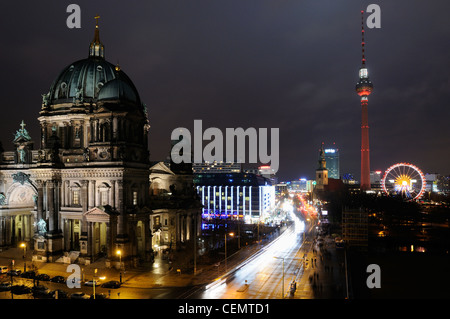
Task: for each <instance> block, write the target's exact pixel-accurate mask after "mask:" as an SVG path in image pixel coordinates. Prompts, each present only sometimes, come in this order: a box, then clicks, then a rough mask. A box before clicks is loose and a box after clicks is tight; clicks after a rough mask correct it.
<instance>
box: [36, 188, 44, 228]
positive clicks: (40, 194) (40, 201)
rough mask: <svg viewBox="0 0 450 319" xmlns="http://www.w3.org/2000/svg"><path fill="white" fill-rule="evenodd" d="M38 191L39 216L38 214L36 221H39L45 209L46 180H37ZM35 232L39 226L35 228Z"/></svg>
mask: <svg viewBox="0 0 450 319" xmlns="http://www.w3.org/2000/svg"><path fill="white" fill-rule="evenodd" d="M36 184H37V192H38V199H37V216H36V219H37V221H36V223H37V222H39V221H40V220H41V219H42V216H43V214H42V212H43V210H44V182H43V181H42V180H37V181H36ZM35 232H37V226H36V229H35Z"/></svg>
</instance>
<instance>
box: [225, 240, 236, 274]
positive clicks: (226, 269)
mask: <svg viewBox="0 0 450 319" xmlns="http://www.w3.org/2000/svg"><path fill="white" fill-rule="evenodd" d="M229 235H230V236H231V237H233V236H234V233H229ZM227 271H228V266H227V233H226V232H225V272H227Z"/></svg>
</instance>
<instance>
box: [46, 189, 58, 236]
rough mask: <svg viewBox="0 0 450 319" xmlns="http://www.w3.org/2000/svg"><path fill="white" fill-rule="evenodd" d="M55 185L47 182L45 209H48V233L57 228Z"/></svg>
mask: <svg viewBox="0 0 450 319" xmlns="http://www.w3.org/2000/svg"><path fill="white" fill-rule="evenodd" d="M54 190H55V184H54V182H53V181H47V207H48V231H49V232H50V233H52V232H54V231H55V230H56V228H57V227H55V226H56V221H55V198H54Z"/></svg>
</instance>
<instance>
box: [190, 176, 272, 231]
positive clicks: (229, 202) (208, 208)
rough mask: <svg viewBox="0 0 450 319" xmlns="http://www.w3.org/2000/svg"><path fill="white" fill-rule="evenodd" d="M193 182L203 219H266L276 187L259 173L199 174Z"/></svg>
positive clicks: (249, 220)
mask: <svg viewBox="0 0 450 319" xmlns="http://www.w3.org/2000/svg"><path fill="white" fill-rule="evenodd" d="M194 184H195V186H196V189H197V193H198V195H199V197H200V200H201V203H202V205H203V211H202V216H203V218H205V219H210V218H235V219H244V220H245V221H246V222H252V221H256V220H260V219H263V218H265V217H266V216H267V214H269V213H270V212H271V210H272V209H273V208H274V206H275V186H274V185H270V183H269V182H268V181H267V179H265V178H263V177H262V176H258V175H254V174H246V173H228V174H198V175H196V176H195V177H194Z"/></svg>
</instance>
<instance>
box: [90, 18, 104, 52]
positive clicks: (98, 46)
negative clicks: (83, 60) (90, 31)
mask: <svg viewBox="0 0 450 319" xmlns="http://www.w3.org/2000/svg"><path fill="white" fill-rule="evenodd" d="M98 19H100V16H99V15H96V16H95V20H96V22H95V31H94V40H92V42H91V44H90V45H89V56H90V57H100V58H103V59H104V58H105V46H104V45H103V43H101V42H100V31H99V29H98Z"/></svg>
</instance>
